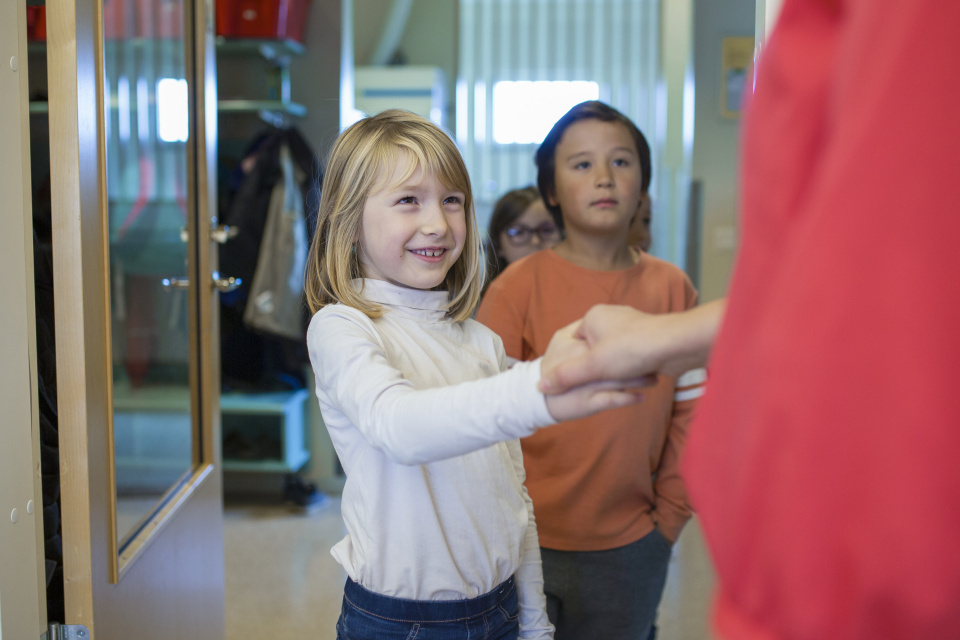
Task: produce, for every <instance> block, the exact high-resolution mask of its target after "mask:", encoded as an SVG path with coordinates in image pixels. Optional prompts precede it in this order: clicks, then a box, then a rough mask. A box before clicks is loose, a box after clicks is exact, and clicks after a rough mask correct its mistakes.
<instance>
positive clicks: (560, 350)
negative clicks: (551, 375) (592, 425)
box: [540, 321, 656, 422]
mask: <svg viewBox="0 0 960 640" xmlns="http://www.w3.org/2000/svg"><path fill="white" fill-rule="evenodd" d="M579 327H580V322H579V321H578V322H575V323H573V324H571V325H568V326H566V327H564V328H563V329H560V330H559V331H557V332H556V333H555V334H554V335H553V338H551V339H550V344H549V346H548V347H547V351H546V352H545V353H544V355H543V360H541V362H540V370H541V372H543V371H547V370H552V369H554V368H555V367H556V366H558V365H560V364H562V363H564V362H568V361H571V360H573V361H575V360H578V359H580V358H583V357H584V356H586V355H588V353H589V348H588V346H587V343H586V341H585V340H583V339H582V338H579V337H576V333H577V330H578V328H579ZM653 384H656V377H655V376H647V377H642V378H639V379H631V378H629V377H627V378H622V379H616V380H603V381H596V382H592V383H590V384H585V385H578V386H577V387H576V388H572V389H569V390H568V391H566V392H565V393H560V394H555V395H549V396H547V409H548V410H549V411H550V415H552V416H553V418H554V419H555V420H557V421H558V422H563V421H565V420H575V419H577V418H585V417H587V416H589V415H593V414H594V413H598V412H600V411H606V410H607V409H616V408H619V407H625V406H627V405H630V404H635V403H637V402H639V401H640V400H641V399H642V395H641V394H640V393H639V392H638V389H639V388H640V387H648V386H651V385H653Z"/></svg>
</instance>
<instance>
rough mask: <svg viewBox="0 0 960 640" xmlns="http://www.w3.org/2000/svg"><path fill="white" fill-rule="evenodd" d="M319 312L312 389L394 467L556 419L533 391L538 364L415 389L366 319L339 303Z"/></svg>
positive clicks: (311, 339)
mask: <svg viewBox="0 0 960 640" xmlns="http://www.w3.org/2000/svg"><path fill="white" fill-rule="evenodd" d="M319 313H320V314H323V316H324V317H322V318H318V319H317V320H320V322H319V323H317V322H316V320H315V321H314V324H315V325H316V326H315V327H311V331H310V332H309V334H308V337H307V342H308V346H309V350H310V354H311V361H312V363H313V366H314V371H315V372H316V375H317V385H318V386H319V387H322V388H323V389H324V390H325V391H326V393H327V394H328V395H329V399H330V401H331V403H332V404H333V405H335V406H336V407H337V408H338V409H339V410H340V411H341V412H342V413H343V414H344V416H345V417H346V418H347V419H348V420H349V421H350V422H351V423H352V424H353V426H354V427H356V428H357V429H358V430H359V431H360V432H361V433H362V434H363V437H364V439H365V440H366V442H367V443H368V444H369V445H370V446H372V447H374V448H376V449H378V450H380V451H382V452H383V453H384V454H385V455H386V456H387V457H388V458H390V459H391V460H393V461H395V462H398V463H400V464H405V465H417V464H424V463H428V462H433V461H437V460H444V459H446V458H451V457H454V456H458V455H463V454H465V453H469V452H471V451H476V450H478V449H482V448H484V447H487V446H490V445H491V444H494V443H497V442H503V441H505V440H511V439H514V438H522V437H525V436H528V435H530V434H532V433H533V432H535V431H536V430H537V429H538V428H539V427H543V426H546V425H549V424H553V423H554V422H555V421H554V420H553V418H552V417H551V416H550V413H549V411H548V410H547V406H546V400H545V399H544V396H543V395H542V394H541V393H540V392H539V391H537V382H538V381H539V380H540V361H539V360H535V361H532V362H522V363H517V364H516V365H515V366H514V367H513V368H511V369H510V370H508V371H505V372H503V373H500V374H499V375H494V376H490V377H486V378H481V379H478V380H471V381H468V382H462V383H460V384H455V385H450V386H444V387H437V388H434V389H415V388H414V386H413V384H412V383H411V382H410V381H409V380H407V379H406V378H405V377H404V375H403V374H402V373H401V372H400V371H399V370H397V369H396V368H394V367H393V366H391V364H390V363H389V362H388V360H387V356H386V352H385V349H384V348H383V345H382V344H381V341H380V337H379V335H378V334H377V332H376V330H375V328H374V327H373V324H372V322H371V321H370V320H369V319H368V318H367V317H366V316H364V315H363V314H362V313H360V312H359V311H356V310H354V309H351V308H345V307H342V306H341V307H340V308H338V309H334V308H333V307H326V308H324V309H323V310H321V311H320V312H319ZM497 364H499V363H497ZM497 364H493V366H497Z"/></svg>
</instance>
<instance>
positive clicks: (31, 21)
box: [27, 7, 47, 42]
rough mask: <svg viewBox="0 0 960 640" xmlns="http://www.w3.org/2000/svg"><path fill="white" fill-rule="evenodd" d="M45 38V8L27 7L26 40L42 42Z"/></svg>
mask: <svg viewBox="0 0 960 640" xmlns="http://www.w3.org/2000/svg"><path fill="white" fill-rule="evenodd" d="M46 39H47V8H46V7H27V40H29V41H31V42H44V41H45V40H46Z"/></svg>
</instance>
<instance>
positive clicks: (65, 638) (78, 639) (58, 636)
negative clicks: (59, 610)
mask: <svg viewBox="0 0 960 640" xmlns="http://www.w3.org/2000/svg"><path fill="white" fill-rule="evenodd" d="M47 640H90V631H88V630H87V628H86V627H85V626H83V625H82V624H58V623H56V622H51V623H50V627H49V629H48V631H47Z"/></svg>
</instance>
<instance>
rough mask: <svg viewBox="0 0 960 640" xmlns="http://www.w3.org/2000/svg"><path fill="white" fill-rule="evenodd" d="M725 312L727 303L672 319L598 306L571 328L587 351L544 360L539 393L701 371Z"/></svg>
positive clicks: (721, 301)
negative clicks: (605, 382) (596, 383)
mask: <svg viewBox="0 0 960 640" xmlns="http://www.w3.org/2000/svg"><path fill="white" fill-rule="evenodd" d="M725 310H726V300H717V301H715V302H711V303H709V304H706V305H703V306H701V307H696V308H694V309H691V310H689V311H684V312H682V313H668V314H646V313H642V312H640V311H637V310H636V309H633V308H631V307H623V306H614V305H597V306H595V307H593V308H592V309H590V311H589V312H587V315H586V316H584V318H583V320H582V321H581V322H580V323H579V325H576V324H575V325H571V327H572V328H573V329H574V331H573V337H576V338H580V339H582V340H583V341H584V342H585V346H586V347H587V349H582V348H581V349H579V350H577V351H575V350H573V349H570V350H568V351H566V352H565V356H566V357H564V358H554V359H551V360H549V361H547V360H545V361H544V364H543V367H542V372H543V377H542V378H541V380H540V390H541V391H543V392H544V393H546V394H555V393H563V392H564V391H566V390H567V389H571V388H574V387H578V386H581V385H584V384H590V383H595V382H600V381H628V380H636V379H639V378H642V377H643V376H650V375H656V374H663V375H669V376H678V375H680V374H682V373H683V372H685V371H689V370H690V369H695V368H697V367H701V366H703V365H705V364H706V361H707V358H708V356H709V354H710V346H711V345H712V344H713V339H714V336H715V335H716V332H717V329H718V328H719V326H720V322H721V321H722V319H723V314H724V312H725ZM568 328H570V327H568Z"/></svg>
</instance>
